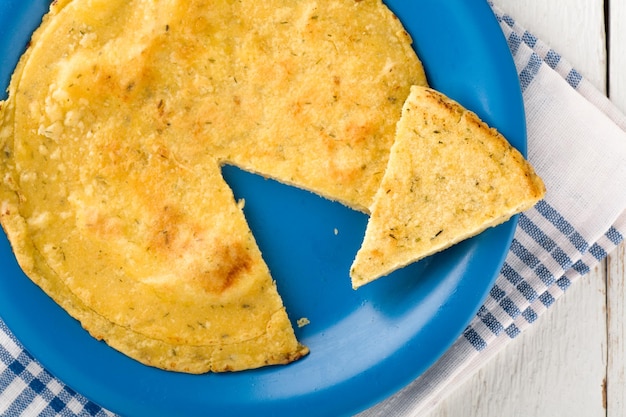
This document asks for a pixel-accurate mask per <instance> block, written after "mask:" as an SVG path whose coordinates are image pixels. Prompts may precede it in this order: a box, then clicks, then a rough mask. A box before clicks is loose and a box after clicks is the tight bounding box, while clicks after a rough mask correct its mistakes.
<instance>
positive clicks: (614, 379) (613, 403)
mask: <svg viewBox="0 0 626 417" xmlns="http://www.w3.org/2000/svg"><path fill="white" fill-rule="evenodd" d="M625 257H626V246H625V245H624V244H622V245H620V246H619V248H618V250H617V251H616V252H615V253H613V254H611V255H609V260H608V273H607V293H608V296H607V316H608V318H607V328H608V357H607V376H606V389H605V396H606V400H605V402H606V406H607V417H623V416H625V415H626V389H625V387H626V375H624V372H625V368H626V361H625V354H624V352H626V340H625V337H624V336H625V335H626V320H624V318H625V317H626V315H625V314H626V309H625V308H624V304H625V303H626V296H625V294H626V286H625V283H624V276H626V264H625V262H626V261H625Z"/></svg>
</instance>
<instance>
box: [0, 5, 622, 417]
mask: <svg viewBox="0 0 626 417" xmlns="http://www.w3.org/2000/svg"><path fill="white" fill-rule="evenodd" d="M494 11H495V13H496V16H497V18H498V20H499V22H500V24H501V27H502V30H503V32H504V34H505V36H506V37H507V39H508V43H509V46H510V49H511V52H512V54H513V57H514V59H515V63H516V65H517V70H518V72H519V77H520V82H521V86H522V90H523V95H524V102H525V106H526V112H527V121H528V149H529V159H530V161H531V162H532V164H533V165H534V166H535V168H536V170H537V171H538V173H539V175H540V176H541V177H542V178H543V179H544V181H545V182H546V185H547V188H548V193H547V195H546V198H545V199H544V200H543V201H541V202H540V203H539V204H537V206H536V207H535V208H533V209H531V210H529V211H527V212H525V213H523V214H522V215H520V218H519V224H518V228H517V231H516V233H515V237H514V240H513V244H512V246H511V249H510V251H509V254H508V256H507V258H506V261H505V263H504V266H503V268H502V271H501V273H500V276H499V277H498V278H497V280H496V283H495V285H494V287H493V288H492V289H491V292H490V294H489V297H488V299H487V300H486V301H485V303H484V305H483V306H482V307H481V308H480V310H479V311H478V314H477V315H476V317H475V318H474V320H473V321H472V322H471V324H470V325H469V326H468V327H467V328H466V329H465V331H464V333H463V335H462V336H461V337H460V338H459V339H458V340H457V341H456V342H455V343H454V345H453V346H452V347H451V348H450V349H449V350H448V351H447V352H446V353H445V354H444V356H443V357H442V358H441V359H440V360H439V361H438V362H437V363H436V364H434V365H433V366H432V367H431V368H430V369H429V370H428V371H426V372H425V373H424V374H423V375H422V376H421V377H420V378H418V379H417V380H416V381H414V382H413V383H412V384H411V385H409V386H408V387H407V388H405V389H404V390H403V391H401V392H400V393H398V394H396V395H394V396H393V397H391V398H389V399H388V400H386V401H384V402H383V403H381V404H379V405H377V406H375V407H374V408H372V409H370V410H367V411H365V412H363V413H362V414H361V417H370V416H389V415H410V416H417V415H419V414H422V413H424V412H426V411H428V409H429V408H431V407H432V406H433V405H434V404H436V403H437V402H438V401H439V400H440V399H441V398H443V397H444V396H445V394H446V393H447V392H450V390H451V389H453V388H454V387H455V386H457V385H459V384H460V383H461V382H463V381H464V380H465V379H466V378H468V377H469V376H471V375H472V374H473V373H474V372H475V371H476V370H477V369H479V368H480V367H481V366H482V365H483V364H485V363H486V362H487V361H488V360H489V359H490V358H491V357H492V356H493V355H494V354H495V353H496V352H498V351H499V350H500V349H502V348H503V347H504V346H505V345H506V344H507V343H508V342H509V341H510V340H512V339H514V338H515V337H516V336H518V335H519V334H520V332H522V331H523V330H524V329H525V328H526V327H528V326H529V325H530V324H532V323H533V322H534V321H535V320H536V319H537V317H538V316H539V315H540V314H542V313H543V312H544V311H545V310H546V309H547V308H549V307H550V306H551V305H552V304H553V303H554V301H555V300H556V299H557V298H558V297H559V296H561V295H562V294H563V292H564V291H565V290H566V289H567V288H568V287H569V286H570V285H571V284H572V283H573V282H574V281H575V280H576V279H577V278H578V277H580V276H581V275H583V274H585V273H587V272H588V271H589V270H590V269H591V268H593V266H594V265H595V264H596V263H598V262H599V261H600V260H602V259H603V258H604V257H605V256H606V255H607V254H608V253H609V252H611V251H612V250H613V249H614V248H615V247H616V245H618V244H619V243H620V242H621V241H622V240H623V236H624V235H626V211H625V209H626V192H625V190H624V189H623V186H624V185H625V184H626V133H624V132H625V131H626V117H624V116H623V115H622V114H621V113H620V112H619V111H617V110H616V109H615V108H614V107H613V105H612V104H611V103H610V102H609V101H608V100H607V99H606V97H605V96H604V95H602V94H601V93H599V92H598V91H597V90H595V89H594V88H593V87H592V86H591V85H590V84H589V82H587V81H586V80H585V79H583V78H582V77H581V75H580V74H579V73H578V72H576V70H574V69H573V68H572V67H571V66H570V65H569V64H568V63H567V62H566V61H565V60H563V59H562V58H561V57H560V56H559V55H558V54H557V53H556V52H554V51H553V50H551V49H550V48H549V47H547V46H546V45H544V44H543V43H541V42H540V41H539V40H538V39H537V38H535V37H534V36H533V35H532V34H530V33H528V32H527V31H525V30H524V29H523V28H522V27H520V26H519V25H517V24H516V23H515V21H514V20H513V19H512V18H511V17H509V16H506V15H503V14H502V13H500V11H499V10H497V9H495V8H494ZM0 415H1V416H35V415H41V416H113V414H112V413H110V412H108V411H106V410H104V409H102V408H101V407H99V406H98V405H96V404H94V403H93V402H91V401H89V400H87V399H86V398H84V397H82V396H81V395H80V394H78V393H76V392H74V391H73V390H72V389H70V388H68V387H67V386H65V385H64V384H63V383H62V382H60V381H59V380H57V379H55V378H54V377H53V376H52V375H50V373H48V372H47V371H46V370H45V369H44V368H43V367H42V366H41V365H40V364H39V363H38V362H37V361H36V360H34V359H33V358H32V357H31V356H30V355H29V354H28V352H26V351H25V350H24V349H23V347H22V346H21V345H20V344H19V342H18V341H17V340H16V339H15V338H14V337H13V335H12V334H11V333H10V331H9V329H7V327H6V326H5V325H4V323H2V322H1V321H0Z"/></svg>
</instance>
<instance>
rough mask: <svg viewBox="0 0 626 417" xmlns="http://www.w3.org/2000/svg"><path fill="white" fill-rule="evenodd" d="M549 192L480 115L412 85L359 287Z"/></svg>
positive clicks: (363, 254)
mask: <svg viewBox="0 0 626 417" xmlns="http://www.w3.org/2000/svg"><path fill="white" fill-rule="evenodd" d="M544 193H545V187H544V184H543V182H542V181H541V179H540V178H539V177H538V176H537V175H536V173H535V172H534V170H533V168H532V167H531V166H530V164H529V163H528V162H527V161H526V160H525V159H524V158H523V156H522V155H521V154H520V153H519V152H518V151H517V150H516V149H514V148H513V147H512V146H511V145H510V144H509V143H508V142H507V140H506V139H505V138H504V137H503V136H502V135H501V134H499V133H498V132H497V131H496V130H495V129H491V128H489V127H488V126H487V125H486V124H485V123H484V122H482V121H481V120H480V119H479V118H478V117H477V116H476V115H475V114H474V113H472V112H470V111H468V110H466V109H464V108H463V107H462V106H461V105H459V104H458V103H456V102H454V101H453V100H451V99H449V98H447V97H446V96H444V95H443V94H441V93H439V92H437V91H434V90H432V89H429V88H427V87H419V86H414V87H412V89H411V94H410V96H409V98H408V99H407V101H406V103H405V104H404V108H403V111H402V118H401V119H400V121H399V122H398V126H397V132H396V141H395V143H394V145H393V147H392V148H391V155H390V157H389V165H388V167H387V171H386V172H385V176H384V177H383V181H382V183H381V187H380V189H379V190H378V192H377V194H376V197H375V199H374V203H373V205H372V208H371V217H370V219H369V222H368V225H367V229H366V232H365V237H364V240H363V243H362V246H361V248H360V249H359V251H358V252H357V255H356V257H355V260H354V263H353V264H352V267H351V278H352V285H353V287H354V288H357V287H360V286H362V285H364V284H366V283H368V282H371V281H373V280H375V279H377V278H379V277H381V276H384V275H387V274H389V273H391V272H393V271H394V270H396V269H399V268H401V267H403V266H405V265H407V264H410V263H412V262H415V261H417V260H419V259H422V258H424V257H426V256H428V255H431V254H433V253H435V252H438V251H441V250H443V249H445V248H447V247H449V246H451V245H453V244H455V243H457V242H459V241H461V240H464V239H466V238H469V237H471V236H474V235H476V234H478V233H480V232H482V231H483V230H485V229H486V228H488V227H491V226H495V225H497V224H500V223H502V222H504V221H506V220H508V219H509V218H510V217H511V216H513V215H514V214H516V213H519V212H521V211H523V210H526V209H528V208H530V207H532V206H533V205H534V204H535V203H536V202H537V201H538V200H539V199H541V198H542V197H543V195H544Z"/></svg>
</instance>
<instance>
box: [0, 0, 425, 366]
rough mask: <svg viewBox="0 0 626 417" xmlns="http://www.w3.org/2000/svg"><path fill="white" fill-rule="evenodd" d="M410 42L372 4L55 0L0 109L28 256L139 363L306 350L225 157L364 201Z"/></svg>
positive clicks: (43, 277) (408, 69) (19, 240)
mask: <svg viewBox="0 0 626 417" xmlns="http://www.w3.org/2000/svg"><path fill="white" fill-rule="evenodd" d="M410 43H411V39H410V37H409V36H408V34H407V33H406V32H405V31H404V29H403V28H402V26H401V24H400V23H399V21H398V20H397V18H396V17H395V16H394V15H393V14H392V13H391V12H390V11H389V10H388V9H387V8H386V7H385V6H384V5H383V4H382V2H381V1H380V0H362V1H357V2H355V1H353V0H341V1H332V2H317V1H313V0H268V1H263V2H258V1H254V0H243V1H237V2H232V1H230V0H213V1H205V0H160V1H152V0H150V1H144V0H57V1H55V2H52V4H51V10H50V13H49V14H48V15H47V16H46V17H45V18H44V21H43V24H42V25H41V27H40V28H39V29H38V30H37V32H36V33H35V34H34V36H33V38H32V42H31V44H30V46H29V48H28V50H27V51H26V53H25V54H24V56H23V57H22V59H21V60H20V63H19V64H18V67H17V69H16V71H15V73H14V75H13V77H12V80H11V85H10V87H9V98H8V100H7V101H5V102H1V103H0V108H1V110H0V112H1V114H0V116H1V118H0V120H1V125H0V147H1V148H2V152H1V153H0V172H1V174H2V175H1V178H2V182H1V183H0V221H1V222H2V226H3V228H4V229H5V231H6V233H7V235H8V237H9V240H10V241H11V245H12V248H13V250H14V252H15V255H16V257H17V259H18V261H19V263H20V265H21V267H22V269H23V270H24V271H25V273H26V274H27V275H28V276H29V277H30V278H31V279H32V280H33V281H34V282H35V283H36V284H38V285H39V286H40V287H41V288H42V289H43V290H44V291H46V293H48V294H49V295H50V296H51V297H52V298H53V299H54V300H55V301H56V302H57V303H58V304H59V305H60V306H61V307H63V308H64V309H65V310H67V311H68V312H69V314H70V315H71V316H73V317H75V318H76V319H78V320H79V321H80V322H81V324H82V325H83V327H84V328H85V329H87V330H88V331H89V332H90V333H91V334H92V335H93V336H94V337H96V338H98V339H102V340H104V341H106V343H108V344H109V345H110V346H112V347H114V348H116V349H118V350H119V351H121V352H122V353H124V354H126V355H128V356H130V357H132V358H135V359H137V360H139V361H141V362H142V363H145V364H147V365H151V366H155V367H158V368H162V369H166V370H173V371H181V372H189V373H202V372H207V371H214V372H220V371H237V370H243V369H251V368H258V367H261V366H266V365H272V364H285V363H289V362H291V361H294V360H297V359H299V358H301V357H302V356H304V355H306V354H307V353H308V349H307V348H306V347H305V346H303V345H302V344H301V343H299V341H298V340H297V338H296V335H295V332H294V330H293V327H292V324H291V321H290V320H289V317H288V315H287V312H286V311H285V307H284V305H283V302H282V299H281V297H280V295H279V293H278V288H277V286H276V284H275V283H274V281H273V279H272V277H271V274H270V271H269V270H268V268H267V266H266V264H265V262H264V261H263V258H262V254H261V252H260V250H259V248H258V247H257V244H256V242H255V240H254V237H253V236H252V233H251V231H250V230H249V228H248V225H247V223H246V220H245V218H244V216H243V212H242V207H241V204H240V203H239V202H237V201H236V200H235V199H234V197H233V194H232V192H231V190H230V188H229V187H228V185H227V184H226V182H225V181H224V180H223V178H222V175H221V166H222V164H224V163H232V164H235V165H238V166H240V167H243V168H245V169H247V170H250V171H253V172H258V173H261V174H263V175H266V176H269V177H274V178H276V179H278V180H280V181H282V182H285V183H289V184H292V185H294V186H297V187H301V188H304V189H309V190H312V191H315V192H316V193H318V194H320V195H323V196H325V197H327V198H329V199H333V200H338V201H341V202H343V203H344V204H346V205H349V206H351V207H353V208H356V209H360V210H363V211H366V210H367V207H369V205H370V204H371V202H372V200H373V198H374V194H375V191H376V189H377V188H378V185H379V183H380V181H381V180H382V176H383V173H384V169H385V166H386V163H387V158H388V155H389V150H390V148H391V144H392V143H393V132H394V129H395V122H396V120H397V119H398V118H399V117H400V114H401V107H402V103H403V102H404V100H405V98H406V96H407V95H408V92H409V87H410V85H411V84H416V83H417V84H424V83H425V78H424V71H423V68H422V66H421V63H420V62H419V59H418V58H417V56H416V55H415V52H414V51H413V50H412V48H411V45H410ZM320 167H323V168H324V169H322V170H320ZM295 278H297V277H294V279H295Z"/></svg>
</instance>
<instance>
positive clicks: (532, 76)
mask: <svg viewBox="0 0 626 417" xmlns="http://www.w3.org/2000/svg"><path fill="white" fill-rule="evenodd" d="M492 8H493V9H494V12H495V14H496V17H497V18H498V21H499V22H500V26H501V27H502V30H503V32H504V34H505V36H506V38H507V40H508V44H509V48H510V49H511V53H512V54H513V58H514V60H515V64H516V67H517V71H518V74H519V78H520V84H521V88H522V92H523V96H524V105H525V109H526V117H527V128H528V151H529V154H528V158H529V160H530V161H531V163H532V164H533V166H534V167H535V168H536V170H537V172H538V174H539V175H540V176H541V177H542V178H543V179H544V181H545V183H546V187H547V189H548V192H547V194H546V197H545V199H544V200H542V201H541V202H539V203H538V204H537V206H536V207H534V208H533V209H531V210H529V211H527V212H524V213H523V214H521V215H520V217H519V223H518V227H517V230H516V232H515V236H514V239H513V243H512V245H511V249H510V251H509V253H508V255H507V257H506V260H505V262H504V266H503V267H502V270H501V272H500V275H499V276H498V278H497V279H496V282H495V285H494V286H493V288H492V289H491V291H490V293H489V296H488V298H487V300H486V301H485V303H484V305H483V306H482V307H480V309H479V311H478V313H477V315H476V317H474V319H473V320H472V322H471V323H470V325H469V326H468V327H467V328H466V329H465V331H464V332H463V335H462V336H461V337H460V338H459V339H458V340H457V341H456V342H455V343H454V345H453V346H452V347H451V348H450V349H449V350H448V351H447V352H446V353H445V354H444V356H443V357H442V358H441V359H440V360H439V361H438V362H437V363H435V364H434V365H433V366H432V367H431V368H430V369H429V370H427V371H426V372H425V373H424V374H423V375H422V376H421V377H420V378H418V379H417V380H416V381H414V382H413V383H412V384H411V385H409V386H408V387H407V388H405V389H404V390H403V391H401V392H400V393H398V394H396V395H395V396H393V397H391V398H389V399H388V400H386V401H384V402H383V403H381V404H379V405H377V406H375V407H374V408H372V409H370V410H368V411H366V412H364V413H362V414H361V415H360V417H372V416H391V415H393V416H398V415H402V416H418V415H423V414H425V413H426V412H428V411H429V410H430V409H431V408H432V407H433V406H435V405H436V404H437V403H438V402H439V401H440V400H442V399H443V398H444V397H445V395H446V394H447V393H449V392H451V391H452V390H453V389H454V388H456V387H457V386H459V385H460V384H461V383H462V382H464V381H465V380H466V379H468V378H469V377H470V376H472V375H473V374H474V372H475V371H477V370H478V369H480V367H481V366H483V365H484V364H485V363H486V362H487V361H489V360H490V359H491V358H492V357H493V356H494V355H495V354H496V353H497V352H498V351H500V350H501V349H502V348H503V347H504V346H506V345H507V343H508V342H510V341H511V340H512V339H514V338H515V337H517V336H518V335H519V334H520V333H521V332H522V331H523V330H524V329H525V328H527V327H528V326H530V325H531V324H532V323H533V322H534V321H535V320H536V319H537V317H539V315H541V314H542V313H543V312H544V311H546V309H548V308H549V307H550V306H551V305H552V304H553V303H554V301H555V300H556V299H557V298H558V297H560V296H561V295H562V294H563V293H564V291H565V290H567V288H568V287H569V286H570V285H572V283H573V282H574V281H576V279H577V278H579V277H580V276H582V275H584V274H586V273H587V272H589V271H590V270H591V268H593V267H594V266H595V265H596V264H597V263H598V262H600V261H601V260H602V259H604V258H605V257H606V256H607V254H608V253H610V252H611V251H612V250H613V249H615V247H616V246H617V245H618V244H620V243H621V242H622V241H623V239H624V236H625V235H626V187H625V186H626V133H625V132H626V117H625V116H624V115H622V114H621V113H620V112H619V111H618V110H617V109H616V108H615V107H614V106H613V105H612V104H611V103H610V102H609V100H608V99H607V98H606V97H605V96H604V95H603V94H601V93H599V92H598V91H597V90H596V89H595V88H594V87H593V86H592V85H591V84H590V83H589V82H588V81H587V80H585V79H584V78H583V77H582V76H581V75H580V74H579V73H578V72H577V71H576V70H575V69H574V68H572V67H571V65H569V64H568V63H567V62H566V61H565V60H564V59H563V58H562V57H561V56H560V55H559V54H558V53H556V52H555V51H553V50H552V49H550V48H549V47H548V46H547V45H545V44H544V43H542V42H541V41H540V40H538V39H537V38H536V37H535V36H533V35H532V34H531V33H529V32H527V31H526V30H524V28H523V27H521V26H520V25H519V24H517V23H516V22H515V21H514V19H512V18H511V17H510V16H507V15H504V14H502V13H501V12H500V11H499V10H498V9H497V7H494V6H493V5H492Z"/></svg>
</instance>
